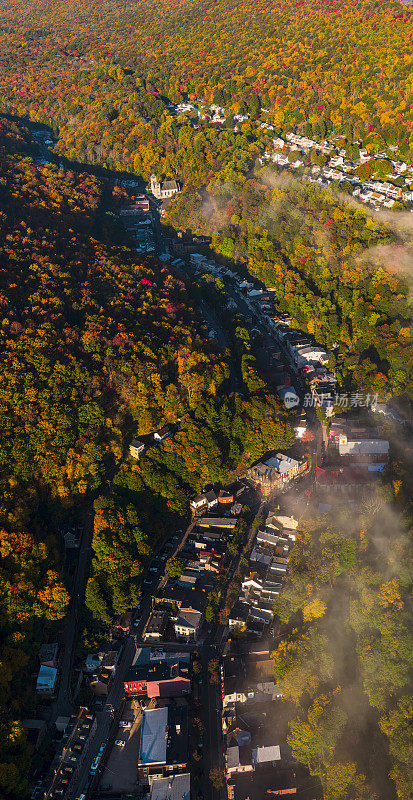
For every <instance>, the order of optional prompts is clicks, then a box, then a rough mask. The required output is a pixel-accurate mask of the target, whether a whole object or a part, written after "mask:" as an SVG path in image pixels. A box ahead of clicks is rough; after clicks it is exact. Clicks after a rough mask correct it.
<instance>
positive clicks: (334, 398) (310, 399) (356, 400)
mask: <svg viewBox="0 0 413 800" xmlns="http://www.w3.org/2000/svg"><path fill="white" fill-rule="evenodd" d="M286 396H287V395H286ZM378 399H379V398H378V395H377V394H370V393H367V394H363V393H362V392H351V393H349V392H344V393H342V394H336V395H332V394H317V395H315V394H310V393H309V392H307V394H305V395H304V401H303V406H304V407H305V408H317V407H318V406H327V405H328V406H338V407H339V408H369V407H370V408H373V409H374V408H375V406H377V403H378ZM284 402H285V400H284Z"/></svg>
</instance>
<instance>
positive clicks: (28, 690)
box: [0, 118, 293, 797]
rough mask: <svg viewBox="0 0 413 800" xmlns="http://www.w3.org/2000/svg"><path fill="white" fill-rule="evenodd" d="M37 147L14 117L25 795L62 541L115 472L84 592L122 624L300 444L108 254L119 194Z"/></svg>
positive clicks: (10, 418) (8, 721)
mask: <svg viewBox="0 0 413 800" xmlns="http://www.w3.org/2000/svg"><path fill="white" fill-rule="evenodd" d="M29 143H30V137H29V136H28V132H27V130H26V129H25V128H24V126H21V125H16V124H14V123H10V122H8V121H7V120H5V119H3V118H1V119H0V221H1V226H0V247H1V255H2V258H1V273H0V282H1V286H0V303H1V310H2V314H1V327H0V337H1V345H0V347H1V355H2V358H1V394H0V424H1V439H0V482H1V496H2V500H1V504H0V528H1V530H0V547H1V555H2V560H1V570H0V572H1V589H0V594H1V615H0V629H1V634H2V647H1V660H2V672H1V699H2V701H1V714H0V730H1V733H2V736H1V745H0V792H1V794H2V795H3V792H4V793H5V794H6V795H7V796H11V797H14V796H16V797H20V796H24V795H25V794H26V793H27V783H26V775H27V757H28V756H29V755H30V754H31V750H30V747H29V746H28V745H26V743H25V741H26V740H25V733H24V729H23V728H22V725H21V719H22V718H23V717H24V716H27V715H28V714H29V713H30V712H33V711H34V710H35V705H36V700H35V698H34V694H33V682H32V681H30V680H28V675H29V674H31V673H32V672H33V670H35V669H36V665H37V651H38V648H39V646H40V644H41V643H42V641H44V639H45V638H48V637H52V640H53V636H55V635H56V633H57V629H58V626H59V621H61V620H62V619H63V617H64V615H65V613H66V611H67V608H68V603H69V599H70V577H69V576H68V575H67V573H66V570H65V569H64V568H63V566H64V565H63V556H64V545H63V538H62V537H61V536H59V535H58V532H59V531H61V532H62V533H64V531H65V530H67V527H68V526H72V525H73V524H74V523H75V524H76V522H79V523H81V512H82V509H85V508H87V507H90V505H91V502H92V500H93V498H94V497H98V496H99V494H100V493H101V491H102V487H105V486H106V483H107V479H108V478H113V481H114V491H113V493H112V495H111V496H110V497H108V498H107V499H105V498H101V499H97V500H96V503H95V506H96V515H95V522H94V532H93V541H92V548H93V560H92V567H91V575H90V579H89V583H88V586H87V591H86V603H87V606H88V609H89V611H90V613H91V615H92V617H93V619H94V620H95V621H96V622H97V623H98V624H100V623H108V622H109V623H110V622H111V620H112V619H113V617H114V615H115V614H117V613H119V612H121V611H123V610H125V609H126V608H130V607H131V606H133V605H135V604H136V602H137V600H138V598H139V596H140V585H141V579H142V572H143V569H144V567H145V565H146V563H147V557H148V556H149V555H150V554H151V552H152V549H153V547H154V545H155V544H156V541H157V539H158V538H159V537H161V536H162V535H163V533H164V532H165V530H166V526H167V525H168V519H169V517H171V518H172V516H173V515H174V514H175V515H176V514H177V513H182V512H183V511H185V510H186V508H187V501H188V498H189V496H190V495H191V494H193V493H194V491H196V490H199V489H200V488H201V486H202V485H204V483H206V482H208V481H211V480H212V481H215V480H219V479H223V478H224V477H225V476H226V475H227V474H228V471H230V470H232V469H235V468H236V467H237V465H238V463H239V461H240V459H241V456H243V455H244V454H245V453H248V454H249V456H250V457H253V458H255V457H256V456H257V455H258V454H259V453H261V452H262V451H263V450H266V449H269V448H270V447H274V446H275V447H283V446H289V445H290V444H291V442H292V441H293V435H292V430H291V427H290V425H289V423H288V421H287V419H286V415H285V412H284V411H282V410H281V409H280V406H279V403H278V401H277V400H276V398H275V397H273V396H272V395H271V394H269V393H268V391H267V387H265V386H264V384H263V382H261V384H260V388H258V389H257V387H256V386H255V385H254V386H253V387H252V390H251V392H250V391H248V390H247V387H245V393H244V395H243V396H240V395H239V394H234V393H233V392H232V393H231V392H228V373H229V369H228V363H227V360H226V355H227V354H223V355H222V354H218V352H217V348H216V345H214V344H213V343H211V341H210V340H209V339H208V338H207V335H206V329H205V328H203V327H202V324H200V323H201V320H200V318H199V315H198V312H197V311H196V310H195V308H194V305H193V302H192V298H191V295H190V294H189V293H188V290H187V288H186V286H185V285H184V283H183V282H182V281H181V280H180V279H178V278H177V277H175V276H174V275H173V274H172V273H171V272H170V271H168V269H166V268H165V266H164V265H162V264H161V262H159V261H158V260H157V259H156V258H152V259H145V260H142V258H141V259H139V258H137V256H136V255H135V254H133V253H132V252H131V251H130V250H129V249H127V248H124V247H120V246H113V245H111V244H110V243H109V241H108V239H109V238H110V236H111V235H112V233H113V231H112V229H111V228H110V220H109V221H108V220H107V215H106V214H105V213H104V211H103V208H102V198H103V195H104V192H105V183H104V182H103V181H100V180H98V179H97V178H95V177H93V176H90V175H87V174H86V173H82V172H71V171H64V170H59V169H58V168H57V167H56V166H54V165H46V166H40V165H38V164H36V163H35V162H33V160H32V159H31V158H30V157H29V156H28V155H27V151H28V150H29V149H30V148H29ZM108 225H109V228H108ZM225 387H226V388H225ZM179 415H181V416H182V422H181V425H180V429H179V432H178V433H177V434H176V436H175V437H174V439H173V440H169V441H168V442H166V443H165V446H163V447H162V448H159V449H154V450H153V452H152V453H148V457H147V459H145V460H144V461H143V462H142V464H141V465H139V466H138V465H133V464H132V463H130V462H129V461H128V460H127V459H125V454H126V453H127V449H128V445H129V442H130V440H131V438H132V436H133V435H136V434H139V435H145V434H148V433H151V432H153V430H156V429H157V427H160V426H161V425H162V424H163V423H164V422H165V421H167V420H172V421H174V420H176V418H177V417H178V416H179ZM154 525H155V531H156V533H155V535H154Z"/></svg>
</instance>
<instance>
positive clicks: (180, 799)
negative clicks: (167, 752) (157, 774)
mask: <svg viewBox="0 0 413 800" xmlns="http://www.w3.org/2000/svg"><path fill="white" fill-rule="evenodd" d="M150 800H191V776H190V773H189V772H184V773H182V774H180V775H179V774H178V775H177V774H174V775H172V776H171V777H166V778H155V779H154V780H153V782H152V786H151V796H150Z"/></svg>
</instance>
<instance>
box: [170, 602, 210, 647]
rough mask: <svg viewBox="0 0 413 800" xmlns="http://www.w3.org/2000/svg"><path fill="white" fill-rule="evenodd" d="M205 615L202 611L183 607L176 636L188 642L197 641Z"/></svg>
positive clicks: (176, 623) (176, 624) (176, 626)
mask: <svg viewBox="0 0 413 800" xmlns="http://www.w3.org/2000/svg"><path fill="white" fill-rule="evenodd" d="M202 619H203V615H202V614H201V612H200V611H193V610H191V609H181V611H180V612H179V616H178V619H177V620H176V622H175V625H174V628H175V633H176V636H177V637H178V638H179V639H184V640H185V641H186V642H192V641H196V639H197V638H198V634H199V630H200V628H201V625H202Z"/></svg>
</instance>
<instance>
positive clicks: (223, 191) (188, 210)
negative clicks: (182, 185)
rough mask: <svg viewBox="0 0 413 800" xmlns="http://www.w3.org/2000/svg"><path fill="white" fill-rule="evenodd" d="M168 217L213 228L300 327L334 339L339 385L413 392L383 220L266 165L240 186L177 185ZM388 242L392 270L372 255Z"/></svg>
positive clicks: (390, 236) (223, 247) (405, 325)
mask: <svg viewBox="0 0 413 800" xmlns="http://www.w3.org/2000/svg"><path fill="white" fill-rule="evenodd" d="M263 181H264V183H263ZM166 221H167V222H169V223H170V224H171V225H172V226H174V227H175V228H183V229H185V228H186V226H187V225H189V226H190V227H192V228H193V230H196V231H199V232H201V233H208V234H211V235H212V236H213V247H214V249H215V250H216V251H217V252H218V253H221V255H223V256H224V257H226V258H230V259H233V260H234V261H235V262H237V263H238V264H240V265H241V268H242V269H247V270H248V272H249V273H250V274H251V275H255V276H256V277H257V278H259V279H260V280H261V281H263V283H264V284H265V285H266V286H270V287H272V288H274V289H275V297H276V301H277V303H278V304H279V308H280V310H282V311H288V312H289V313H290V314H291V315H292V317H293V320H294V324H295V325H296V326H297V327H300V328H306V329H307V330H308V331H309V332H310V333H312V334H314V335H315V337H316V338H317V340H318V341H319V342H323V343H325V344H326V345H327V347H328V348H331V347H332V346H333V345H334V343H335V342H338V343H340V349H341V352H342V353H343V358H342V360H341V361H340V363H335V360H334V363H332V364H331V366H332V367H334V369H335V372H336V374H337V376H338V377H339V379H340V382H341V385H342V386H343V387H344V388H347V389H348V390H350V391H351V390H352V389H353V388H356V387H359V388H361V389H363V390H365V391H367V392H374V393H378V394H379V395H380V396H381V397H383V398H384V397H389V396H390V395H391V394H392V393H393V394H401V393H402V392H404V391H407V392H409V393H411V392H412V391H413V384H412V369H413V347H412V340H411V312H410V306H409V286H408V281H407V280H406V278H405V277H403V274H402V269H401V267H400V269H399V264H398V260H399V252H398V249H397V248H396V247H394V248H392V247H391V243H392V242H393V240H394V233H393V231H392V230H391V226H390V225H388V226H387V225H383V224H381V223H380V222H379V221H376V220H374V219H373V218H371V217H367V216H366V215H365V213H364V212H363V211H362V210H360V209H359V208H357V206H356V205H355V203H353V204H349V203H347V202H344V201H343V199H342V198H341V197H338V196H337V194H334V193H333V192H332V191H326V190H324V189H321V188H319V187H318V186H314V185H308V184H307V185H300V184H299V183H298V181H294V180H292V179H286V180H284V179H282V178H281V179H277V177H276V176H271V174H268V172H265V171H264V173H263V174H262V176H259V178H257V179H250V180H248V181H246V182H245V183H244V184H243V185H242V186H238V187H237V186H234V185H232V186H228V185H227V184H222V183H220V182H211V183H210V184H209V186H208V192H202V193H201V192H188V191H185V190H184V191H183V192H182V194H180V195H179V196H178V197H177V198H176V199H175V201H174V203H173V204H171V206H170V207H169V209H168V212H167V216H166ZM385 243H388V244H390V246H389V247H388V251H387V252H388V253H389V256H390V258H389V264H388V266H389V267H390V268H391V271H389V270H386V269H384V268H383V266H382V262H383V259H382V258H380V259H379V258H378V254H379V253H380V245H383V244H385ZM385 263H386V262H385Z"/></svg>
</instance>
